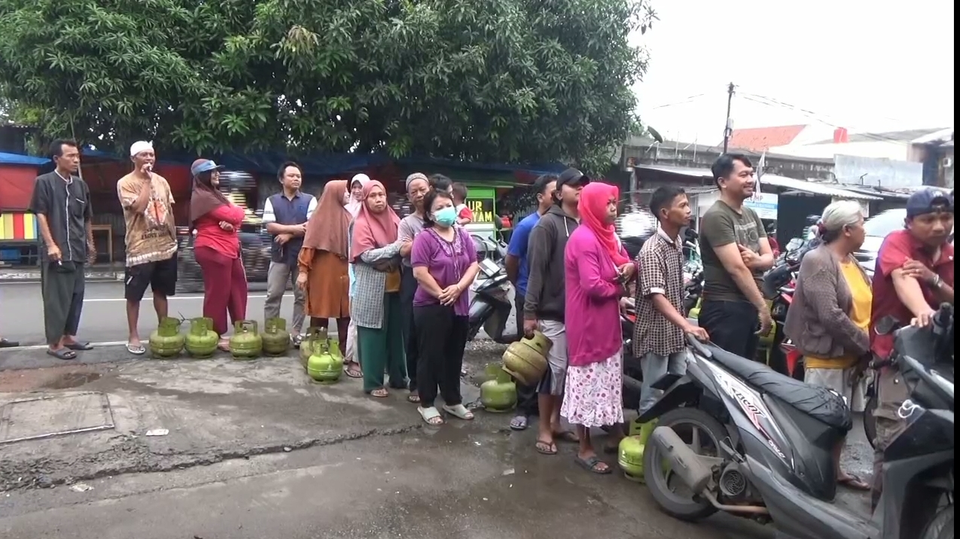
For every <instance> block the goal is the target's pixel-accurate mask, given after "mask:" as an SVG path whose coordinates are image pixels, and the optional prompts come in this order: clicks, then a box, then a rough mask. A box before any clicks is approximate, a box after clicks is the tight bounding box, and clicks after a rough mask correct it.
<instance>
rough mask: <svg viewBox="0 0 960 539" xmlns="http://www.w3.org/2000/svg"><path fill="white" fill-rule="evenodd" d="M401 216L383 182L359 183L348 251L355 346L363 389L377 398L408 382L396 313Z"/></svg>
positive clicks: (401, 243) (400, 323)
mask: <svg viewBox="0 0 960 539" xmlns="http://www.w3.org/2000/svg"><path fill="white" fill-rule="evenodd" d="M399 224H400V218H399V217H397V214H396V213H394V212H393V210H392V209H391V208H390V206H388V205H387V192H386V190H385V189H384V188H383V184H381V183H380V182H378V181H370V182H369V183H367V184H366V185H364V186H363V207H362V208H360V214H359V215H358V216H357V219H356V220H355V221H354V222H353V224H352V225H351V226H350V237H351V239H350V245H351V247H350V253H351V257H352V261H353V264H354V272H355V275H356V279H357V287H356V291H355V295H354V302H353V318H354V319H355V320H356V321H357V344H358V347H357V348H358V349H359V352H360V362H361V363H362V364H363V390H364V391H365V392H366V393H368V394H370V395H372V396H374V397H378V398H383V397H386V396H387V395H388V390H387V388H386V387H385V386H384V383H383V373H384V371H386V372H387V374H389V376H390V384H389V385H390V387H391V388H393V389H403V388H405V387H406V386H407V380H406V378H407V372H406V371H407V369H406V362H405V359H404V357H403V319H402V317H401V314H400V249H401V247H404V246H405V245H407V244H405V243H404V242H402V241H398V239H397V226H398V225H399Z"/></svg>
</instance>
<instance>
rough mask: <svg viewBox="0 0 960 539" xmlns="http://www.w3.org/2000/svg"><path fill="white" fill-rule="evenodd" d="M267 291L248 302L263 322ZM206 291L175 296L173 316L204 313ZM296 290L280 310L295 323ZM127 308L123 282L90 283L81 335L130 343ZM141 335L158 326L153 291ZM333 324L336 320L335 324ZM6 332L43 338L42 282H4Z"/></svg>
mask: <svg viewBox="0 0 960 539" xmlns="http://www.w3.org/2000/svg"><path fill="white" fill-rule="evenodd" d="M264 298H266V294H265V292H263V291H257V290H251V292H250V296H249V302H248V303H247V317H248V318H250V319H252V320H257V321H260V322H261V323H262V321H263V302H264ZM202 309H203V295H202V294H184V295H181V296H174V297H172V298H170V315H171V316H181V315H182V316H183V317H185V318H193V317H197V316H201V315H202V312H201V311H202ZM292 309H293V294H292V293H288V294H287V295H286V296H284V298H283V305H282V307H281V312H280V315H281V316H283V317H284V318H286V319H287V323H290V317H291V310H292ZM126 316H127V315H126V307H125V301H124V299H123V284H122V283H120V282H116V283H87V289H86V295H85V298H84V302H83V315H82V316H81V318H80V335H79V337H80V338H81V339H83V340H87V341H90V342H94V343H117V344H119V343H124V342H126V340H127V321H126ZM139 327H140V338H141V339H146V338H147V337H148V336H149V335H150V332H152V331H153V330H155V329H156V327H157V317H156V314H155V313H154V310H153V300H152V296H150V292H149V291H147V296H146V297H145V298H144V299H143V303H142V304H141V310H140V325H139ZM330 327H331V329H333V328H334V327H336V325H335V324H334V325H331V326H330ZM0 336H3V337H5V338H7V339H10V340H13V341H19V342H20V344H21V345H25V346H31V345H40V344H42V343H43V340H44V338H43V308H42V306H41V304H40V285H39V283H4V284H0Z"/></svg>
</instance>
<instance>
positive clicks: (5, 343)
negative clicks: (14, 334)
mask: <svg viewBox="0 0 960 539" xmlns="http://www.w3.org/2000/svg"><path fill="white" fill-rule="evenodd" d="M17 346H20V343H19V342H17V341H11V340H9V339H0V348H14V347H17Z"/></svg>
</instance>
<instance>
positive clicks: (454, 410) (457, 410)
mask: <svg viewBox="0 0 960 539" xmlns="http://www.w3.org/2000/svg"><path fill="white" fill-rule="evenodd" d="M443 411H444V412H447V413H448V414H450V415H452V416H453V417H455V418H457V419H462V420H464V421H472V420H473V412H471V411H470V410H467V407H466V406H464V405H462V404H456V405H453V406H448V405H446V404H444V405H443Z"/></svg>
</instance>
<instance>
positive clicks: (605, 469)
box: [574, 455, 613, 475]
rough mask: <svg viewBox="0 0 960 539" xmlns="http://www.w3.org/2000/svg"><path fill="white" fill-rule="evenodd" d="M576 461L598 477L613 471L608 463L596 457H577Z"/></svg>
mask: <svg viewBox="0 0 960 539" xmlns="http://www.w3.org/2000/svg"><path fill="white" fill-rule="evenodd" d="M574 460H575V461H576V462H577V464H578V465H579V466H580V467H581V468H583V469H584V470H586V471H588V472H590V473H595V474H597V475H607V474H608V473H610V472H612V471H613V470H612V469H611V468H610V466H609V465H607V463H606V462H603V461H601V460H600V459H599V458H597V456H596V455H594V456H592V457H589V458H581V457H580V456H577V458H576V459H574Z"/></svg>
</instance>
